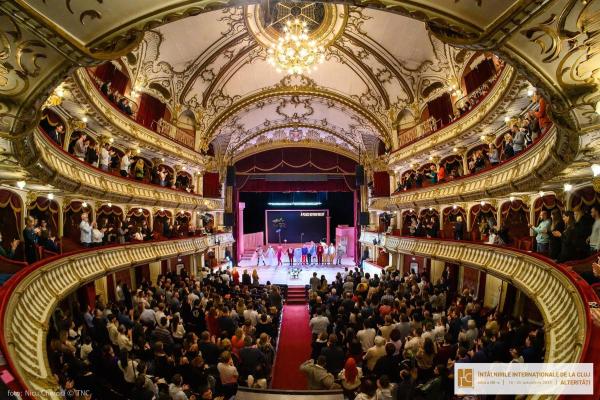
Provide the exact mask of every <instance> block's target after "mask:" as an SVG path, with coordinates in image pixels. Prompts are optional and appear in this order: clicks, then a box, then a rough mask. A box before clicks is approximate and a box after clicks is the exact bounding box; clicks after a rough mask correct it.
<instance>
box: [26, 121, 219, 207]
mask: <svg viewBox="0 0 600 400" xmlns="http://www.w3.org/2000/svg"><path fill="white" fill-rule="evenodd" d="M34 146H35V150H36V152H37V153H38V154H39V158H38V159H37V161H36V162H35V163H33V164H30V165H28V166H25V167H26V169H28V170H30V172H32V173H33V175H34V176H38V177H41V178H43V180H44V182H47V183H48V184H52V185H54V186H56V187H59V188H61V189H63V190H66V191H70V192H72V193H78V194H79V195H80V196H89V197H96V198H101V199H106V200H110V201H114V202H119V203H124V204H130V203H131V204H141V205H151V206H163V207H176V208H184V209H199V210H219V209H223V201H222V200H221V199H207V198H203V197H202V196H201V195H198V194H193V193H188V192H186V191H184V190H175V189H171V188H167V187H162V186H159V185H152V184H147V183H142V182H140V181H137V180H135V179H130V178H124V177H121V176H117V175H114V174H111V173H108V172H105V171H102V170H100V169H98V168H94V167H92V166H91V165H89V164H86V163H84V162H83V161H81V160H79V159H77V158H75V157H74V156H72V155H71V154H69V153H67V152H66V151H64V150H63V149H61V148H60V147H58V146H57V145H56V144H55V143H54V142H52V140H50V138H49V137H48V135H46V134H45V133H44V132H42V131H41V129H36V130H35V132H34Z"/></svg>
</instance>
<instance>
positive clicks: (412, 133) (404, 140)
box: [398, 117, 438, 147]
mask: <svg viewBox="0 0 600 400" xmlns="http://www.w3.org/2000/svg"><path fill="white" fill-rule="evenodd" d="M437 126H438V121H437V120H436V119H435V118H433V117H429V118H427V119H426V120H425V121H422V122H420V123H419V124H417V125H415V126H413V127H412V128H408V129H407V130H405V131H402V132H400V133H399V134H398V146H400V147H404V146H406V145H407V144H409V143H412V142H414V141H416V140H418V139H420V138H422V137H425V136H427V135H429V134H430V133H431V132H433V131H435V130H436V129H437Z"/></svg>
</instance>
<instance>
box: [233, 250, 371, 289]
mask: <svg viewBox="0 0 600 400" xmlns="http://www.w3.org/2000/svg"><path fill="white" fill-rule="evenodd" d="M284 261H285V262H284V264H283V266H280V267H275V266H271V265H267V266H264V265H262V263H261V265H260V266H258V267H257V266H256V260H248V259H246V260H242V261H240V262H239V269H241V270H242V271H243V270H244V269H247V270H248V272H250V273H251V272H252V270H253V269H254V268H256V269H257V271H258V276H259V278H260V283H266V282H267V281H270V282H271V283H276V284H281V285H289V286H304V285H308V282H309V280H310V278H311V277H312V274H313V272H316V273H317V276H318V277H319V278H320V277H321V275H325V279H327V281H328V282H332V281H333V280H335V276H336V275H337V273H338V272H340V273H344V268H346V267H348V269H349V270H352V269H354V268H355V264H354V259H352V258H349V257H345V258H344V259H342V265H335V264H334V265H330V264H327V265H325V264H323V265H317V264H312V265H298V264H296V263H294V265H293V267H292V268H300V269H301V271H300V274H299V275H298V278H297V279H296V278H293V277H292V276H291V274H290V273H289V271H290V265H289V264H288V262H287V255H286V256H284ZM364 271H365V272H368V273H370V274H371V275H373V274H377V273H380V272H381V269H379V268H377V267H375V266H373V265H370V264H367V263H365V268H364ZM240 273H241V271H240Z"/></svg>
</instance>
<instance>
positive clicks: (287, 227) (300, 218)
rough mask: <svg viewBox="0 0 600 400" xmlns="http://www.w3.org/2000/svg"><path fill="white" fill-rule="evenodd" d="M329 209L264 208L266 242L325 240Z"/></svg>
mask: <svg viewBox="0 0 600 400" xmlns="http://www.w3.org/2000/svg"><path fill="white" fill-rule="evenodd" d="M328 216H329V210H266V211H265V227H266V231H267V242H268V243H279V241H280V239H281V242H282V243H283V242H284V241H285V240H287V242H288V243H302V242H309V241H311V240H312V241H314V242H317V241H325V238H326V237H327V217H328Z"/></svg>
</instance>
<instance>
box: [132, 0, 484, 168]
mask: <svg viewBox="0 0 600 400" xmlns="http://www.w3.org/2000/svg"><path fill="white" fill-rule="evenodd" d="M263 4H265V3H263ZM268 7H270V8H269V9H266V6H265V8H263V7H261V6H260V5H250V6H245V7H237V8H229V9H225V10H219V11H214V12H209V13H204V14H200V15H198V16H194V17H189V18H185V19H182V20H179V21H176V22H173V23H171V24H167V25H164V26H162V27H160V28H157V29H154V30H151V31H149V32H147V33H146V34H145V37H144V39H143V41H142V43H141V44H140V46H139V47H138V48H137V49H136V50H135V51H133V52H132V53H130V54H128V55H127V56H126V57H124V58H123V60H122V61H123V64H124V65H125V68H126V69H127V70H128V72H129V75H130V76H131V77H132V80H133V87H134V88H135V89H136V90H137V91H144V92H148V93H149V94H152V95H153V96H155V97H158V98H160V99H161V100H162V101H164V102H165V103H167V105H168V106H169V108H170V110H171V111H172V113H173V115H180V114H181V113H182V112H186V111H187V110H190V111H192V112H193V114H194V116H195V118H196V128H197V131H198V132H199V133H200V135H201V140H200V142H201V146H202V147H203V148H205V149H206V148H207V147H208V145H209V144H212V146H213V148H214V150H215V153H216V154H217V156H220V157H224V158H226V159H237V158H239V157H241V156H243V155H246V154H247V153H248V152H252V151H254V150H255V149H256V146H257V145H259V144H261V145H275V144H282V145H284V144H289V145H294V144H295V143H306V142H310V143H312V144H313V145H317V146H323V147H335V148H337V149H339V150H340V151H341V152H347V153H349V154H354V155H355V156H356V154H367V155H368V154H371V155H373V154H375V153H376V151H377V147H378V146H379V143H380V141H382V142H383V143H384V144H385V146H386V147H388V148H389V147H390V146H391V135H392V132H393V131H394V124H395V122H396V119H397V116H398V115H399V114H400V113H401V112H403V110H406V109H410V110H412V112H413V113H417V112H418V111H417V112H415V110H420V109H421V108H422V106H423V105H424V104H425V103H426V101H427V100H428V99H431V98H433V97H435V96H437V95H439V93H440V91H443V90H447V88H448V86H449V85H450V82H457V81H458V82H459V81H460V77H461V75H462V72H463V70H464V68H465V66H466V64H467V63H468V62H469V60H470V59H471V57H472V56H473V54H472V53H471V52H468V51H465V50H460V49H455V48H452V47H450V46H447V45H444V44H443V43H442V42H440V41H439V40H437V39H436V38H435V37H433V36H432V34H431V33H430V32H428V31H427V29H426V27H425V24H424V23H422V22H419V21H416V20H413V19H410V18H406V17H402V16H399V15H393V14H390V13H386V12H382V11H377V10H371V9H364V8H358V7H352V6H343V5H332V4H322V3H312V4H311V3H308V4H307V3H301V4H297V3H293V2H273V1H272V2H268ZM284 9H286V10H287V12H288V14H289V15H288V14H285V13H283V14H282V10H284ZM298 15H301V18H302V19H303V20H305V21H307V22H308V26H309V28H310V32H311V35H313V34H314V35H318V37H319V38H320V40H321V42H325V43H326V44H327V46H326V49H325V51H324V62H323V63H322V64H320V65H318V68H317V69H316V71H311V72H310V73H308V74H307V73H305V74H301V75H288V74H286V73H285V72H283V73H278V72H277V71H276V69H275V68H274V67H273V65H271V64H269V62H268V56H269V53H268V48H269V45H270V44H273V43H277V39H278V38H279V37H281V36H282V35H283V34H284V31H283V27H284V26H285V21H286V19H287V18H288V17H289V18H294V17H297V16H298ZM392 31H393V32H394V35H390V34H389V32H392ZM187 114H189V112H187ZM415 117H417V118H418V116H415Z"/></svg>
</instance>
